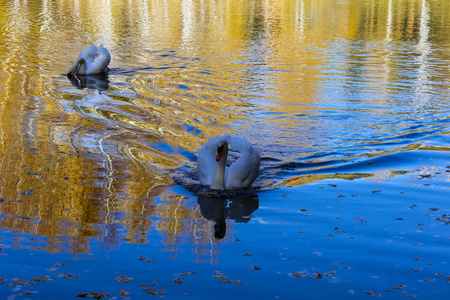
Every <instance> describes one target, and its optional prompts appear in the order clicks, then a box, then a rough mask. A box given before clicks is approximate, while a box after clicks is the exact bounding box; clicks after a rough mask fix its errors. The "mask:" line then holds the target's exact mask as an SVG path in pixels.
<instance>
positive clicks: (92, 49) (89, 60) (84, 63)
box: [67, 45, 111, 76]
mask: <svg viewBox="0 0 450 300" xmlns="http://www.w3.org/2000/svg"><path fill="white" fill-rule="evenodd" d="M110 62H111V54H109V51H108V49H106V48H105V47H104V46H103V45H100V46H99V47H98V48H97V47H96V46H94V45H91V46H89V47H86V48H85V49H84V50H83V51H81V53H80V55H79V56H78V58H77V60H75V62H74V63H73V64H72V67H70V69H69V71H67V75H68V76H71V75H96V74H103V73H106V72H108V70H109V69H108V65H109V63H110Z"/></svg>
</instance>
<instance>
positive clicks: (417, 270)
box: [411, 268, 422, 272]
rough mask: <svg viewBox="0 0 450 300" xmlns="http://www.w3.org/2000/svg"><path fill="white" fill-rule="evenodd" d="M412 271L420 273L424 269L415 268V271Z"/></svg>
mask: <svg viewBox="0 0 450 300" xmlns="http://www.w3.org/2000/svg"><path fill="white" fill-rule="evenodd" d="M411 270H413V271H414V272H419V271H420V270H422V268H415V269H411Z"/></svg>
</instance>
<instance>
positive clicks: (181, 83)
mask: <svg viewBox="0 0 450 300" xmlns="http://www.w3.org/2000/svg"><path fill="white" fill-rule="evenodd" d="M449 6H450V4H449V2H448V1H425V0H422V1H414V0H401V1H382V2H380V1H375V0H373V1H365V2H364V3H361V2H360V1H334V0H322V1H317V0H297V1H291V0H285V1H258V0H255V1H251V0H246V1H240V0H227V1H226V0H223V1H194V0H191V1H190V0H177V1H162V0H154V1H150V0H149V1H134V0H130V1H114V0H113V1H31V2H24V1H9V2H8V3H6V4H3V5H2V8H1V9H0V198H1V199H4V201H2V202H1V203H0V226H1V227H2V228H3V229H4V230H11V231H13V232H16V233H30V234H36V235H39V236H44V237H46V238H47V239H48V240H47V242H46V244H47V245H49V247H48V248H46V250H48V251H71V252H76V253H86V252H89V251H90V248H89V247H90V246H89V242H88V238H94V237H95V238H98V239H101V240H102V241H103V243H105V244H112V245H114V244H116V243H119V240H120V239H119V238H118V236H119V235H120V233H119V232H120V231H119V230H118V228H117V227H122V228H124V229H125V230H126V239H127V240H128V241H130V242H134V243H143V242H146V241H147V236H148V232H149V231H150V229H151V228H152V227H154V228H156V229H157V230H158V232H160V233H161V235H162V236H164V237H165V241H166V243H167V244H168V245H170V247H169V248H170V249H175V248H176V245H177V244H178V243H180V240H183V239H187V240H189V239H190V238H191V239H193V237H192V235H193V234H195V243H198V244H199V245H200V246H201V247H203V246H205V245H210V241H211V232H210V225H211V224H210V223H208V222H206V221H205V220H204V218H203V217H202V216H201V214H200V213H199V212H198V211H196V210H195V205H193V204H191V206H189V205H186V204H185V201H184V200H185V198H184V197H183V196H180V195H166V194H165V192H166V189H167V186H169V185H170V184H172V183H173V179H172V177H171V173H170V172H171V171H173V170H175V169H176V168H178V167H180V166H184V165H193V162H191V161H189V160H188V158H186V157H185V156H183V155H182V154H180V150H183V151H187V152H189V153H195V151H197V150H198V149H199V147H200V145H201V144H203V143H204V142H205V141H206V140H207V139H208V138H209V137H211V136H214V135H219V134H223V133H224V132H233V131H238V132H239V130H240V129H246V128H247V127H251V126H252V125H254V124H253V123H252V122H248V120H247V118H248V115H247V114H246V112H248V111H256V112H258V111H259V110H261V109H262V108H263V109H264V110H265V111H267V112H271V113H281V114H285V115H286V116H287V117H286V118H284V119H282V120H281V119H278V120H274V119H271V120H264V119H263V118H261V119H260V120H258V121H255V122H259V123H261V124H262V125H263V126H262V127H263V128H264V130H266V132H267V135H268V136H271V135H276V134H274V133H276V132H277V131H278V130H280V129H286V128H287V129H291V128H299V127H301V129H302V131H303V130H304V131H307V130H311V128H314V130H313V131H314V132H317V136H320V131H322V130H325V129H324V128H323V126H324V125H323V124H311V123H308V122H303V121H301V120H299V118H294V117H293V115H295V114H297V115H298V114H302V113H307V112H310V111H311V110H312V107H313V104H314V103H315V102H316V101H317V99H319V98H320V95H321V93H322V92H323V91H322V89H321V88H320V86H321V85H322V84H323V82H326V81H327V80H328V79H327V77H326V75H329V74H327V71H326V70H325V69H326V68H327V65H328V64H330V62H339V60H340V56H336V57H335V58H333V57H331V55H330V53H327V52H326V51H324V48H325V47H324V45H325V44H329V42H330V39H332V40H336V41H337V42H336V47H337V48H339V41H346V42H348V43H352V42H359V41H365V42H366V43H391V42H404V41H411V40H412V41H416V42H417V50H418V52H419V55H420V56H419V58H418V62H420V63H421V66H422V68H421V69H420V73H419V78H417V80H419V81H420V82H422V83H423V82H425V81H426V80H427V78H429V75H428V74H427V70H426V68H425V67H424V66H425V64H426V56H427V55H428V53H429V51H430V39H431V38H433V41H432V42H433V43H434V45H441V44H442V45H446V44H445V43H447V41H448V40H449V38H450V36H449V35H450V31H445V32H443V33H442V34H439V35H436V34H435V35H432V34H431V33H432V32H436V30H435V28H439V27H440V26H442V24H446V23H447V22H448V19H449V14H450V12H449V11H450V9H449ZM91 43H96V44H99V43H103V44H105V45H106V46H107V48H108V49H110V51H111V53H112V54H113V61H112V63H111V67H112V68H113V69H118V70H119V72H118V74H119V75H116V76H111V77H110V78H109V83H108V84H109V89H107V90H100V89H98V90H95V89H84V90H78V89H76V88H75V87H73V86H72V85H71V83H70V82H69V81H68V80H67V79H66V78H65V77H63V76H62V75H61V74H62V73H64V72H65V71H66V70H67V68H68V66H69V65H70V62H71V61H73V60H74V59H75V58H76V57H77V55H78V53H79V51H80V50H81V49H83V48H84V47H85V46H87V45H89V44H91ZM447 45H448V44H447ZM336 51H337V52H338V53H339V49H337V50H336ZM395 54H398V53H395V50H392V49H391V50H389V51H386V55H385V56H384V59H383V60H380V58H379V57H378V56H376V57H373V58H370V57H369V58H367V61H368V65H376V64H380V63H382V64H384V71H385V73H384V74H382V75H383V76H384V77H383V78H384V80H385V81H386V82H390V81H392V80H395V79H398V78H399V76H400V75H399V74H398V73H397V71H395V70H394V69H395V68H394V67H393V65H394V63H395V61H394V59H393V58H392V56H395ZM333 60H336V61H333ZM353 63H354V62H353ZM150 67H153V68H154V69H146V70H143V71H142V72H139V71H136V70H139V69H142V68H150ZM345 67H349V66H347V65H346V66H345ZM350 67H352V66H350ZM128 71H129V73H126V72H128ZM339 71H345V70H339ZM121 72H123V73H121ZM367 72H368V73H369V74H371V72H373V73H372V74H371V75H373V76H374V77H376V75H379V74H377V72H378V71H376V70H374V71H371V70H370V68H369V70H368V71H367ZM342 80H344V81H345V80H349V79H348V78H343V79H342ZM353 80H354V79H353ZM108 84H106V86H108ZM422 87H423V85H422ZM419 89H420V90H418V94H419V95H422V94H423V92H424V90H423V89H422V88H421V85H420V84H419ZM388 92H389V91H387V93H388ZM249 95H251V97H250V96H249ZM247 98H255V99H256V100H255V101H254V102H252V101H250V100H249V101H247V100H245V99H247ZM256 102H257V103H256ZM234 124H241V125H234ZM233 126H236V127H233ZM287 131H289V130H287ZM260 134H261V133H260ZM288 134H290V135H291V136H289V137H290V138H291V139H290V140H291V141H292V140H294V138H295V135H296V134H297V132H294V131H293V132H292V133H288ZM288 134H287V135H288ZM250 139H253V140H255V139H257V138H256V137H252V136H250ZM286 143H287V144H288V143H289V142H286ZM310 144H311V143H310V142H309V141H307V142H305V143H304V145H302V147H301V148H302V149H308V147H310ZM355 176H366V175H364V174H363V175H355ZM321 178H322V177H321V176H309V177H303V176H301V177H297V178H291V179H287V180H286V181H284V183H283V184H285V185H299V184H304V183H306V182H310V181H314V180H320V179H321ZM158 197H161V198H162V199H163V200H164V201H163V203H164V204H158V205H155V204H154V203H155V201H156V199H157V198H158ZM119 213H120V214H119ZM119 215H120V217H119ZM152 217H154V218H157V219H158V220H159V221H157V222H154V221H152V219H150V218H152ZM192 222H193V223H194V224H196V225H195V226H197V227H196V228H192V227H190V226H189V225H187V223H192ZM230 232H232V231H230ZM61 237H64V238H61ZM200 246H199V247H200ZM199 252H200V250H199Z"/></svg>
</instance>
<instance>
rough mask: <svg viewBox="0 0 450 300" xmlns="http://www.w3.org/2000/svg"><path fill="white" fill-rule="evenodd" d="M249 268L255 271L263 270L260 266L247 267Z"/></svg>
mask: <svg viewBox="0 0 450 300" xmlns="http://www.w3.org/2000/svg"><path fill="white" fill-rule="evenodd" d="M247 268H250V269H253V270H261V269H262V268H261V267H259V266H247Z"/></svg>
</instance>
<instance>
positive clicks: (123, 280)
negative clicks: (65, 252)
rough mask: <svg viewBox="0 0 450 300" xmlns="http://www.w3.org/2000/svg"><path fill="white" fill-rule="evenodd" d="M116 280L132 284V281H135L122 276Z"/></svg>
mask: <svg viewBox="0 0 450 300" xmlns="http://www.w3.org/2000/svg"><path fill="white" fill-rule="evenodd" d="M114 280H115V281H117V282H130V281H132V280H133V278H132V277H127V276H123V275H122V276H119V277H117V278H114Z"/></svg>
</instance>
